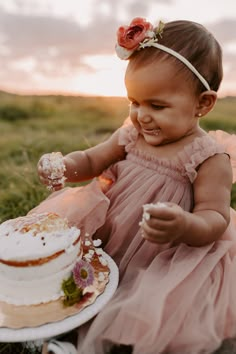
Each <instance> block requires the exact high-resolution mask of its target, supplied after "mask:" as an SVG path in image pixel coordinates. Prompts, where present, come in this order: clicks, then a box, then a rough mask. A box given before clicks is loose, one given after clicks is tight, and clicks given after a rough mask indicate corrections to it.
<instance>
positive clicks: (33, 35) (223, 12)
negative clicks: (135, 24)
mask: <svg viewBox="0 0 236 354" xmlns="http://www.w3.org/2000/svg"><path fill="white" fill-rule="evenodd" d="M134 17H145V18H146V19H147V20H148V21H150V22H152V23H153V24H157V23H158V22H159V20H162V21H163V22H167V21H172V20H178V19H185V20H193V21H196V22H200V23H201V24H203V25H204V26H206V27H207V28H208V29H209V30H210V31H211V32H212V33H213V34H214V36H215V37H216V39H217V40H218V41H219V43H220V44H221V46H222V48H223V53H224V55H223V66H224V80H223V83H222V85H221V88H220V90H219V95H220V96H228V95H236V0H224V1H223V0H192V1H190V0H146V1H144V0H0V90H4V91H8V92H13V93H19V94H65V95H70V94H73V95H105V96H125V94H126V91H125V86H124V72H125V68H126V65H127V61H122V60H120V59H119V58H118V57H117V56H116V54H115V51H114V47H115V42H116V31H117V28H118V27H119V26H121V25H126V24H129V23H130V22H131V20H132V19H133V18H134Z"/></svg>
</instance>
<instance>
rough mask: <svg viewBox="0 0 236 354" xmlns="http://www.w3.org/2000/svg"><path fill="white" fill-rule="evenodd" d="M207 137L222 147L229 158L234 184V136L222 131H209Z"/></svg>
mask: <svg viewBox="0 0 236 354" xmlns="http://www.w3.org/2000/svg"><path fill="white" fill-rule="evenodd" d="M209 135H210V136H211V137H213V139H215V140H216V141H217V142H218V143H219V144H220V145H222V146H223V147H224V149H225V152H226V153H227V154H228V155H229V156H230V162H231V166H232V170H233V183H234V182H236V134H229V133H226V132H224V131H223V130H216V131H210V132H209Z"/></svg>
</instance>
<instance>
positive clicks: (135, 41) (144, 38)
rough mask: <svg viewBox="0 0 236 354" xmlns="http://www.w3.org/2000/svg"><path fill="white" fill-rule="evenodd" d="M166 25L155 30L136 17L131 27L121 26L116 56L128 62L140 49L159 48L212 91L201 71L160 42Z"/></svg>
mask: <svg viewBox="0 0 236 354" xmlns="http://www.w3.org/2000/svg"><path fill="white" fill-rule="evenodd" d="M164 26H165V25H164V23H163V22H161V21H160V22H159V26H158V27H157V28H156V29H154V27H153V25H152V24H151V23H150V22H147V21H146V20H145V19H144V18H141V17H136V18H134V19H133V21H132V22H131V23H130V25H129V26H121V27H119V28H118V31H117V44H116V47H115V50H116V54H117V55H118V57H119V58H120V59H123V60H126V59H129V58H130V56H131V55H132V54H133V53H134V52H135V51H138V50H140V49H143V48H146V47H155V48H158V49H160V50H162V51H164V52H166V53H168V54H170V55H173V56H174V57H176V58H177V59H178V60H180V61H181V62H182V63H183V64H185V65H186V66H187V67H188V68H189V69H190V70H191V71H192V72H193V73H194V74H195V75H196V76H197V77H198V79H199V80H200V81H201V83H202V84H203V85H204V86H205V88H206V89H207V90H210V89H211V88H210V86H209V84H208V82H207V81H206V80H205V79H204V77H203V76H202V75H201V74H200V73H199V71H198V70H197V69H196V68H195V67H194V66H193V65H192V64H191V63H190V62H189V61H188V60H187V59H186V58H185V57H183V56H182V55H181V54H179V53H178V52H176V51H175V50H173V49H171V48H168V47H166V46H164V45H162V44H159V43H157V42H158V36H159V37H161V36H162V33H163V29H164Z"/></svg>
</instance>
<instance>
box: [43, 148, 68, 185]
mask: <svg viewBox="0 0 236 354" xmlns="http://www.w3.org/2000/svg"><path fill="white" fill-rule="evenodd" d="M65 170H66V167H65V163H64V161H63V155H62V154H61V153H60V152H52V153H51V154H45V155H43V156H42V157H41V158H40V160H39V162H38V175H39V178H40V181H41V182H42V183H43V184H45V185H46V186H47V187H48V189H49V190H59V189H61V188H63V187H64V185H65V180H66V177H65V176H64V173H65Z"/></svg>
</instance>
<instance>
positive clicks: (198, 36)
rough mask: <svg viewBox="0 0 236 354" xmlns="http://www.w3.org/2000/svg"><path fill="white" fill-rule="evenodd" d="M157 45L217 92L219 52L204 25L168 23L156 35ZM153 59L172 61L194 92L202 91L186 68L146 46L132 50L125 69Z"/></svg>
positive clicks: (165, 54)
mask: <svg viewBox="0 0 236 354" xmlns="http://www.w3.org/2000/svg"><path fill="white" fill-rule="evenodd" d="M158 43H159V44H162V45H164V46H166V47H168V48H171V49H173V50H175V51H176V52H178V53H180V54H181V55H182V56H183V57H185V58H186V59H187V60H188V61H189V62H190V63H191V64H192V65H193V66H194V67H195V68H196V69H197V70H198V71H199V73H200V74H201V75H202V76H203V77H204V78H205V80H206V81H207V82H208V84H209V86H210V88H211V90H214V91H217V90H218V89H219V86H220V83H221V80H222V77H223V69H222V50H221V47H220V45H219V43H218V42H217V40H216V39H215V38H214V36H213V35H212V34H211V33H210V32H209V31H208V30H207V29H206V28H205V27H204V26H202V25H200V24H198V23H196V22H192V21H172V22H168V23H166V24H165V26H164V30H163V33H162V35H161V37H160V36H159V35H158ZM157 59H168V60H172V61H174V62H175V64H176V65H178V67H177V68H178V69H179V70H181V71H184V73H185V74H186V79H187V80H191V81H192V82H193V83H194V86H195V88H196V92H197V93H200V92H203V91H205V90H206V89H205V87H204V86H203V84H202V83H201V81H200V80H199V79H198V78H197V77H196V76H195V75H194V74H193V73H192V71H190V69H189V68H188V67H187V66H186V65H184V64H183V63H182V62H181V61H180V60H178V59H177V58H175V57H174V56H172V55H170V54H168V53H166V52H164V51H162V50H160V49H157V48H155V47H146V48H144V49H141V50H139V51H135V52H134V54H133V55H132V56H131V57H130V62H129V66H130V67H137V66H140V65H143V64H148V63H151V62H153V61H155V60H157ZM193 80H194V81H193Z"/></svg>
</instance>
